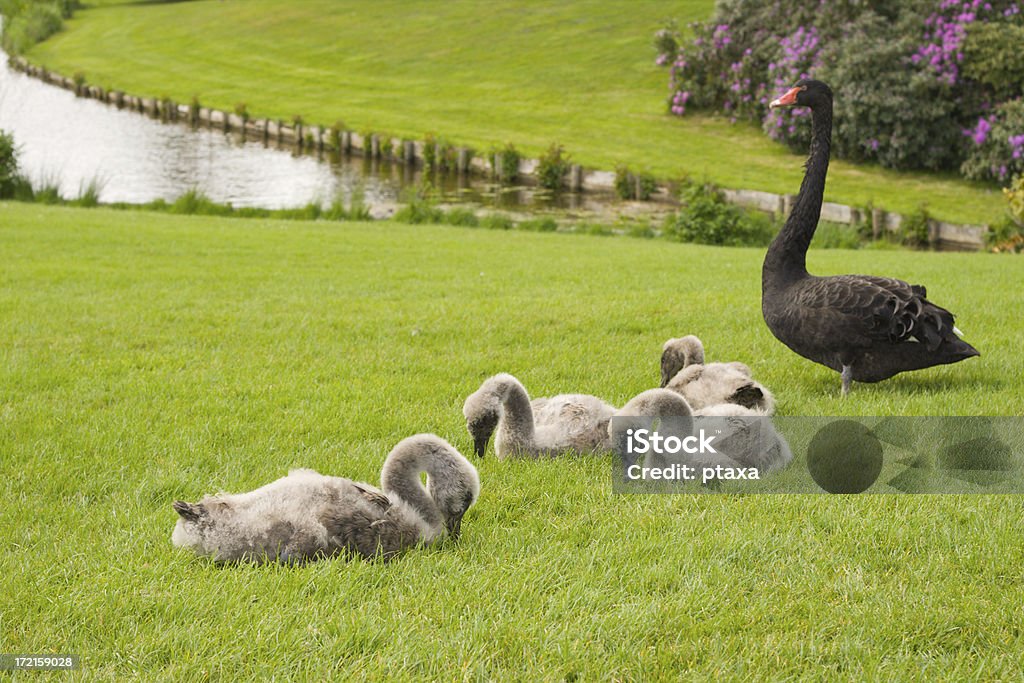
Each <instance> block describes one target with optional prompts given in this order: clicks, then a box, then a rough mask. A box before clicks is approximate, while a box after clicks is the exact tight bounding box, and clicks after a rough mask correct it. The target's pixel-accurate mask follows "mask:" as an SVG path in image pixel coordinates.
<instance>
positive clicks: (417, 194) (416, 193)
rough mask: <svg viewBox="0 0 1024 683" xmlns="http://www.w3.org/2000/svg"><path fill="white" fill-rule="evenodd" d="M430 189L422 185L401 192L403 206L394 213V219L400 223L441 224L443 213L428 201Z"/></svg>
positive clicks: (427, 185) (426, 185)
mask: <svg viewBox="0 0 1024 683" xmlns="http://www.w3.org/2000/svg"><path fill="white" fill-rule="evenodd" d="M431 191H432V188H431V187H430V185H429V184H424V185H422V186H420V187H418V188H409V189H407V190H406V191H405V192H403V198H404V200H405V204H404V205H403V206H402V208H400V209H399V210H398V211H396V212H395V215H394V219H395V220H396V221H398V222H400V223H412V224H421V223H443V222H444V218H445V214H444V211H442V210H441V209H439V208H437V207H436V206H435V205H434V202H433V201H432V200H431V199H430V194H431Z"/></svg>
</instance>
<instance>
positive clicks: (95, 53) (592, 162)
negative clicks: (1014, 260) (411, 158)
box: [28, 0, 1003, 223]
mask: <svg viewBox="0 0 1024 683" xmlns="http://www.w3.org/2000/svg"><path fill="white" fill-rule="evenodd" d="M711 7H712V3H711V2H710V1H709V0H688V1H687V2H679V3H673V4H672V5H671V6H666V5H665V3H662V2H657V1H656V0H650V1H639V2H631V3H629V4H628V7H627V6H626V5H623V4H622V3H620V2H614V1H611V0H590V1H588V2H573V3H561V4H558V3H537V2H532V1H531V0H515V1H511V2H504V3H500V4H498V5H494V6H488V7H487V8H486V10H485V11H484V10H482V9H481V6H480V5H479V3H477V2H473V1H472V0H456V1H453V2H446V3H428V2H416V3H409V2H405V1H404V0H382V1H380V2H374V3H338V2H334V1H333V0H309V1H307V2H302V3H286V2H281V1H280V0H246V1H245V2H239V1H230V2H188V3H134V2H131V3H128V2H98V3H94V4H93V6H91V7H89V8H86V9H83V10H81V11H79V12H77V13H76V15H75V18H74V19H71V20H70V21H68V22H67V26H66V30H65V31H63V32H62V33H60V34H58V35H56V36H54V37H53V38H51V39H49V40H47V41H46V42H44V43H42V44H40V45H38V46H37V47H36V48H34V49H32V50H31V51H30V52H29V55H28V56H29V57H30V58H31V59H32V60H34V61H36V62H38V63H41V64H44V65H46V66H48V67H51V68H54V69H57V70H59V71H61V72H63V73H66V74H72V73H75V72H79V71H81V72H83V73H84V74H85V76H86V78H87V79H88V80H89V81H90V82H92V83H96V84H98V85H102V86H104V87H107V88H119V89H122V90H126V91H129V92H132V93H134V94H138V95H146V96H153V97H162V96H168V97H172V98H174V99H176V100H178V101H181V102H188V101H189V100H190V99H191V98H192V97H193V95H198V96H199V98H200V100H201V101H202V102H203V104H205V105H208V106H213V107H218V108H222V109H228V110H233V109H234V107H235V105H236V104H238V103H239V102H245V103H246V105H247V110H248V111H249V112H250V113H251V114H253V115H254V116H270V117H275V118H283V119H285V120H291V118H292V116H293V115H296V114H301V115H302V116H303V117H304V119H305V120H306V121H309V122H315V123H320V124H323V125H330V124H333V123H334V122H335V121H337V120H339V119H340V120H342V121H344V122H345V124H346V125H347V126H349V127H350V128H351V129H353V130H356V131H359V132H363V131H368V130H372V131H378V132H387V133H390V134H393V135H396V136H403V137H409V138H416V139H422V138H423V137H424V135H425V134H427V133H428V132H434V133H437V134H439V135H441V136H444V137H445V138H447V139H448V140H450V141H453V142H456V143H460V144H468V145H472V146H474V147H476V148H477V149H478V150H481V151H486V150H488V149H490V148H491V147H493V146H496V145H504V144H505V143H506V142H513V143H515V144H516V145H517V147H519V148H520V149H521V150H523V151H525V152H526V153H528V154H529V155H531V156H537V155H538V154H539V153H540V152H542V151H543V150H544V149H546V148H547V147H548V145H549V144H550V143H551V142H553V141H557V142H560V143H562V144H563V145H565V147H566V149H567V150H568V151H569V152H570V153H571V154H572V155H573V157H574V159H575V160H576V161H578V162H580V163H583V164H585V165H587V166H590V167H594V168H603V169H612V168H614V167H615V165H616V164H619V163H624V164H627V165H629V166H630V167H632V168H634V169H646V170H648V171H651V172H654V173H655V174H657V175H659V176H661V177H674V176H678V175H680V174H682V173H688V174H690V175H692V176H695V177H698V178H699V177H705V176H706V177H708V178H710V179H712V180H714V181H716V182H718V183H719V184H721V185H724V186H726V187H736V188H751V189H761V190H767V191H772V192H783V193H795V192H796V190H797V188H798V187H799V184H800V179H801V177H802V164H801V159H800V158H799V157H796V156H793V155H791V154H789V153H788V152H787V151H786V150H785V149H784V148H782V147H781V146H779V145H775V144H773V143H771V142H770V141H769V140H768V139H767V138H766V137H764V136H763V135H762V134H761V133H760V132H759V131H758V130H755V129H751V128H749V127H746V126H742V125H735V126H734V125H730V124H729V123H728V122H726V121H724V120H721V119H714V118H708V117H702V116H693V117H687V118H686V119H676V118H672V117H669V116H667V115H666V114H665V105H664V97H663V96H664V95H665V94H667V89H666V86H667V73H666V72H665V70H663V69H658V68H656V67H655V66H654V64H653V58H654V51H653V48H652V47H651V45H650V41H651V36H652V34H653V32H654V30H655V29H657V28H658V27H659V26H660V24H661V21H662V19H664V18H665V16H666V14H667V13H671V14H672V15H673V16H675V17H676V18H678V19H680V20H681V21H683V22H685V21H689V20H694V19H701V18H704V17H706V16H708V15H709V14H710V11H711ZM827 198H828V199H829V200H832V201H837V202H841V203H846V204H852V205H858V206H863V205H866V204H868V203H869V202H873V203H874V205H875V206H881V207H884V208H886V209H888V210H890V211H897V212H900V213H910V212H912V211H914V210H916V209H917V208H918V207H919V206H920V205H921V204H922V203H925V204H927V205H928V207H929V209H930V210H931V211H932V213H933V214H934V215H935V216H936V217H938V218H941V219H944V220H950V221H955V222H961V223H983V222H991V221H994V220H997V219H998V218H999V217H1000V216H1001V215H1002V213H1003V201H1002V199H1001V197H1000V195H999V193H998V191H994V190H992V189H990V188H984V187H981V186H978V185H972V184H968V183H965V182H962V181H959V180H957V179H955V178H953V177H952V176H936V175H933V174H923V173H894V172H890V171H884V170H880V169H877V168H873V167H862V166H853V165H850V164H846V163H839V162H836V163H834V164H833V168H832V170H831V172H830V181H829V188H828V193H827Z"/></svg>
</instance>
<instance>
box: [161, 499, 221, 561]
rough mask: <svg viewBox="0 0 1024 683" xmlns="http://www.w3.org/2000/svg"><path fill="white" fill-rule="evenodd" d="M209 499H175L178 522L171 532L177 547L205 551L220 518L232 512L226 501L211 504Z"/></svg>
mask: <svg viewBox="0 0 1024 683" xmlns="http://www.w3.org/2000/svg"><path fill="white" fill-rule="evenodd" d="M209 500H210V499H209V498H204V499H203V502H201V503H186V502H185V501H183V500H176V501H174V503H173V505H172V506H173V507H174V511H175V512H177V513H178V523H177V524H175V526H174V532H173V533H172V534H171V542H172V543H173V544H174V545H175V546H176V547H178V548H188V549H189V550H194V551H195V552H197V553H200V554H204V553H205V550H206V545H207V539H209V538H210V536H211V535H212V534H213V533H214V531H215V529H216V527H217V523H218V520H219V519H220V518H222V517H223V516H224V515H225V514H227V513H229V512H230V510H229V509H228V506H227V504H226V503H218V504H216V505H210V504H207V502H208V501H209Z"/></svg>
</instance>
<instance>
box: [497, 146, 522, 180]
mask: <svg viewBox="0 0 1024 683" xmlns="http://www.w3.org/2000/svg"><path fill="white" fill-rule="evenodd" d="M491 158H493V159H494V175H495V178H496V180H498V182H501V183H512V182H515V180H516V178H517V177H519V162H520V160H521V159H522V155H520V154H519V151H518V150H517V149H516V148H515V146H514V145H512V144H511V143H509V144H507V145H505V147H504V148H502V149H495V150H492V151H491Z"/></svg>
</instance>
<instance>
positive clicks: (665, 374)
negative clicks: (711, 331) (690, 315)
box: [661, 335, 775, 415]
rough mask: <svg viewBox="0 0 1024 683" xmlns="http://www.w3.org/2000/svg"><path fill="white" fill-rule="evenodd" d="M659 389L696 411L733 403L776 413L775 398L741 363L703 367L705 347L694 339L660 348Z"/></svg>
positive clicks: (686, 338) (704, 364)
mask: <svg viewBox="0 0 1024 683" xmlns="http://www.w3.org/2000/svg"><path fill="white" fill-rule="evenodd" d="M661 386H662V387H664V388H666V389H669V390H671V391H675V392H677V393H679V394H681V395H682V396H683V398H685V399H686V401H687V402H688V403H689V404H690V407H691V408H693V409H694V410H695V411H699V410H702V409H704V408H706V407H707V406H712V405H718V404H722V403H733V404H736V405H740V406H743V407H745V408H750V409H753V410H756V411H758V412H759V413H760V414H762V415H772V414H773V413H774V412H775V398H774V397H773V396H772V393H771V392H770V391H768V389H767V388H766V387H765V386H764V385H763V384H761V383H760V382H757V381H756V380H754V378H753V375H752V373H751V372H750V368H749V367H747V366H746V365H744V364H743V363H738V362H733V363H704V345H703V344H702V343H701V341H700V340H699V339H697V337H694V336H693V335H690V336H686V337H681V338H678V339H669V340H668V341H667V342H665V345H664V346H663V347H662V353H661Z"/></svg>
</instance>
